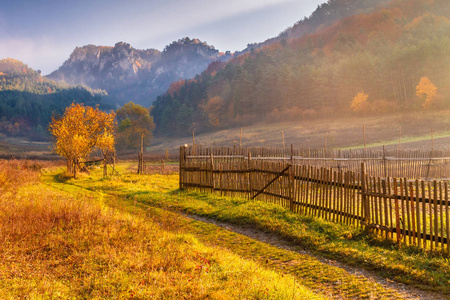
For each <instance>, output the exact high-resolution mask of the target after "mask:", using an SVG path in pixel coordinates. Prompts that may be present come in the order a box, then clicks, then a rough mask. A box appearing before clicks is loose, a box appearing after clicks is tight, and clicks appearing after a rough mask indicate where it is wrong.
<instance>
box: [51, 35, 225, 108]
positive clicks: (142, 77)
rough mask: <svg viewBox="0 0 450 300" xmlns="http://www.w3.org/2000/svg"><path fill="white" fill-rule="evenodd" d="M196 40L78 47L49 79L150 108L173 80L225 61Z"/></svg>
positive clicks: (191, 75) (210, 48) (187, 76)
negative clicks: (160, 44)
mask: <svg viewBox="0 0 450 300" xmlns="http://www.w3.org/2000/svg"><path fill="white" fill-rule="evenodd" d="M230 57H231V54H229V53H228V54H222V53H220V52H219V51H218V50H216V49H214V47H212V46H209V45H207V44H206V43H204V42H201V41H200V40H198V39H190V38H187V37H186V38H183V39H180V40H178V41H176V42H173V43H171V44H170V45H168V46H166V47H165V49H164V51H162V52H160V51H158V50H156V49H147V50H138V49H135V48H133V47H132V46H131V45H130V44H127V43H124V42H119V43H117V44H116V45H115V46H114V47H103V46H94V45H87V46H84V47H77V48H76V49H75V50H74V51H73V53H72V54H71V55H70V58H69V59H68V60H67V61H65V62H64V64H63V65H62V66H61V67H60V68H59V69H58V70H56V71H54V72H53V73H51V74H50V75H48V78H50V79H53V80H56V81H65V82H67V83H70V84H84V85H87V86H89V87H92V88H94V89H103V90H106V91H107V92H108V94H109V95H110V96H111V97H112V98H114V99H116V101H117V102H118V103H125V102H128V101H130V100H131V101H133V102H136V103H139V104H142V105H145V106H150V105H151V103H152V102H153V100H154V99H155V98H156V96H158V95H159V94H161V93H164V92H165V91H166V90H167V88H168V87H169V86H170V84H171V83H172V82H173V81H176V80H179V79H188V78H192V77H194V76H195V75H196V74H198V73H201V72H202V71H203V70H205V69H206V67H207V66H208V65H209V63H211V62H213V61H216V60H221V59H228V58H230Z"/></svg>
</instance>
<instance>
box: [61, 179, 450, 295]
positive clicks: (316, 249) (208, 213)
mask: <svg viewBox="0 0 450 300" xmlns="http://www.w3.org/2000/svg"><path fill="white" fill-rule="evenodd" d="M67 184H68V185H69V186H74V187H78V188H84V189H88V190H90V191H95V192H97V193H102V194H108V195H114V196H118V197H119V199H122V200H121V202H120V205H126V206H127V207H128V209H129V210H130V211H135V212H139V211H147V210H148V211H155V210H158V211H167V210H169V211H172V212H174V213H175V214H177V213H178V212H180V211H183V212H187V213H191V214H196V215H199V216H204V217H208V218H210V219H215V220H219V221H224V222H229V223H233V224H238V225H246V226H251V227H253V228H256V229H259V230H263V231H266V232H268V233H271V234H276V235H278V236H280V237H283V238H285V239H286V240H288V241H291V242H292V244H293V245H297V246H298V247H299V249H308V250H309V251H311V252H312V253H315V254H317V255H320V256H322V257H325V258H328V259H331V260H337V261H340V262H343V263H345V264H348V265H352V266H356V267H363V268H365V269H367V270H371V271H374V272H376V273H377V274H378V275H380V276H382V277H383V278H386V279H390V280H396V281H399V282H403V283H406V284H410V285H412V286H416V287H419V288H422V289H426V290H432V291H438V292H441V293H443V294H449V288H448V283H450V275H449V274H450V266H449V263H448V261H447V258H446V256H445V255H444V256H442V255H440V254H442V253H430V252H425V251H422V250H420V249H418V248H414V247H405V248H399V247H398V246H397V245H395V244H393V243H392V242H389V241H383V240H381V239H379V238H377V237H376V236H374V235H370V234H367V233H365V232H362V231H360V230H358V229H355V228H352V227H348V226H344V225H339V224H334V223H331V222H327V221H324V220H321V219H317V218H312V217H306V216H301V215H298V214H294V213H292V212H289V211H287V210H285V209H283V208H282V207H279V206H277V205H272V204H267V203H262V202H258V201H248V200H246V199H242V198H231V197H220V196H217V195H212V194H203V193H199V192H183V191H179V190H177V187H178V176H177V175H167V176H162V175H151V176H138V175H132V174H125V175H123V176H120V177H113V178H110V179H106V180H103V179H99V178H97V179H96V178H94V177H92V176H84V177H83V178H80V179H77V180H69V181H68V182H67ZM110 205H118V204H110ZM166 214H168V212H166ZM182 223H183V224H184V225H183V226H181V227H184V228H188V229H187V230H188V231H190V232H195V235H196V236H198V238H199V239H201V240H202V241H204V242H206V243H211V244H212V245H220V247H224V248H227V249H229V250H230V251H233V252H234V253H238V254H239V255H240V256H243V257H246V258H249V259H255V260H257V261H258V262H259V263H262V264H264V263H265V262H266V261H268V262H270V263H269V265H271V266H272V267H274V268H275V269H278V270H282V271H286V272H289V273H291V274H292V275H293V276H296V277H297V278H298V280H299V281H301V282H302V283H303V284H305V285H306V286H307V287H309V288H312V289H314V288H319V289H320V290H324V291H326V293H327V294H328V295H335V296H336V295H350V294H351V295H359V296H361V297H363V296H364V295H366V296H367V291H371V292H372V293H374V294H372V296H373V295H378V296H379V297H384V296H385V295H391V296H392V295H393V294H394V293H393V292H392V291H387V290H385V289H383V288H382V287H381V286H379V285H374V284H373V282H370V281H368V280H366V279H362V278H358V277H357V276H353V275H351V274H348V273H346V272H344V271H342V270H341V269H337V268H332V267H331V266H327V265H324V264H322V263H320V262H319V261H318V260H316V259H314V258H311V257H309V256H305V255H300V254H298V253H297V254H293V253H292V252H286V251H284V250H280V249H277V248H275V247H271V246H268V245H266V244H262V243H258V242H255V241H253V240H251V239H248V238H246V237H243V236H240V235H233V237H221V238H220V239H218V238H217V237H218V236H219V235H220V234H221V233H220V230H219V229H217V227H215V226H213V225H205V224H203V223H200V224H197V225H193V224H194V223H195V222H194V221H190V222H187V223H186V221H183V222H182ZM187 224H189V226H188V225H187ZM208 226H213V227H211V228H208ZM227 234H229V232H227ZM238 241H239V242H238ZM290 261H293V262H298V261H300V262H308V263H302V264H299V263H292V264H290V263H286V262H290ZM317 274H321V276H320V280H319V279H318V278H317ZM336 276H337V277H338V278H339V279H336V278H337V277H336ZM336 282H338V284H337V283H336ZM383 295H384V296H383ZM391 296H389V297H391Z"/></svg>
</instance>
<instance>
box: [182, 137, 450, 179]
mask: <svg viewBox="0 0 450 300" xmlns="http://www.w3.org/2000/svg"><path fill="white" fill-rule="evenodd" d="M185 151H186V157H187V158H190V157H193V156H195V157H197V158H200V159H201V158H205V157H206V158H209V156H210V155H211V154H213V155H214V156H216V157H219V158H220V157H222V158H225V157H226V158H230V159H237V160H239V159H243V158H247V157H248V155H250V156H251V157H252V159H253V160H264V161H273V162H289V163H291V164H293V165H307V166H316V167H326V168H329V169H334V170H346V171H354V172H357V173H359V172H360V171H361V170H360V167H361V163H362V162H364V164H365V166H366V173H367V174H369V175H371V176H376V177H384V178H386V177H396V178H405V177H406V178H408V179H433V178H435V179H444V178H449V179H450V150H430V151H425V150H397V149H394V150H364V149H356V150H354V149H353V150H335V149H311V148H299V149H294V148H293V147H292V146H291V148H290V149H283V148H239V147H214V148H209V147H202V146H198V145H195V146H189V147H187V148H186V149H185Z"/></svg>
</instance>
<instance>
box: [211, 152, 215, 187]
mask: <svg viewBox="0 0 450 300" xmlns="http://www.w3.org/2000/svg"><path fill="white" fill-rule="evenodd" d="M210 157H211V176H210V178H211V193H213V192H214V157H213V154H212V152H211V155H210Z"/></svg>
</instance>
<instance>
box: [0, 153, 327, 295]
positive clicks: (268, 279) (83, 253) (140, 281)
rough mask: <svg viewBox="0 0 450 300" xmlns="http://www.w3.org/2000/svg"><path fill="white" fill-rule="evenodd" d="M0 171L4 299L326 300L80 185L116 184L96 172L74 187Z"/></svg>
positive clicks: (31, 166) (27, 167)
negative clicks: (89, 182) (89, 183)
mask: <svg viewBox="0 0 450 300" xmlns="http://www.w3.org/2000/svg"><path fill="white" fill-rule="evenodd" d="M0 164H1V168H0V199H1V200H0V232H1V236H0V238H1V241H0V257H1V258H2V259H1V260H0V278H1V280H0V295H1V298H2V299H105V298H109V299H150V298H151V299H306V298H308V299H321V298H323V295H321V294H320V293H313V292H311V291H310V289H308V288H305V287H304V286H303V285H302V284H301V283H299V282H298V281H296V280H295V278H294V277H293V276H290V275H284V274H281V273H279V272H278V273H277V272H275V271H274V270H272V269H270V268H267V267H266V266H264V265H261V264H258V263H257V262H255V261H252V260H248V259H245V258H243V257H241V256H239V255H238V254H235V253H233V252H232V251H228V250H226V249H223V248H218V247H215V246H213V245H212V246H207V245H205V244H204V243H202V242H201V241H200V240H199V239H198V238H197V237H196V236H195V235H194V234H191V233H188V232H184V231H182V230H180V226H179V224H177V219H176V218H175V219H173V220H170V219H167V217H169V215H165V214H164V212H161V211H160V212H158V211H152V210H135V209H133V208H131V209H130V207H128V208H127V206H126V204H127V202H126V201H121V200H122V199H121V198H116V197H114V196H112V195H109V194H107V193H103V192H99V191H93V189H95V185H94V187H89V188H85V187H82V186H81V184H82V183H86V182H87V181H90V180H93V182H95V183H96V184H101V185H102V186H103V187H107V186H109V183H113V182H112V181H109V180H102V179H101V178H100V177H99V174H100V172H98V174H93V175H92V176H94V177H84V179H81V180H80V181H76V180H73V179H68V178H65V177H64V176H63V175H64V172H63V171H62V169H59V168H56V167H53V168H52V169H51V171H50V170H48V169H42V164H41V163H39V162H25V163H23V162H13V163H10V162H4V161H1V162H0ZM55 169H56V171H55ZM41 171H42V175H41ZM93 173H95V172H93ZM80 177H83V176H80ZM89 178H90V179H89ZM127 185H133V184H132V183H127ZM156 189H161V188H160V187H158V188H156Z"/></svg>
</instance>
